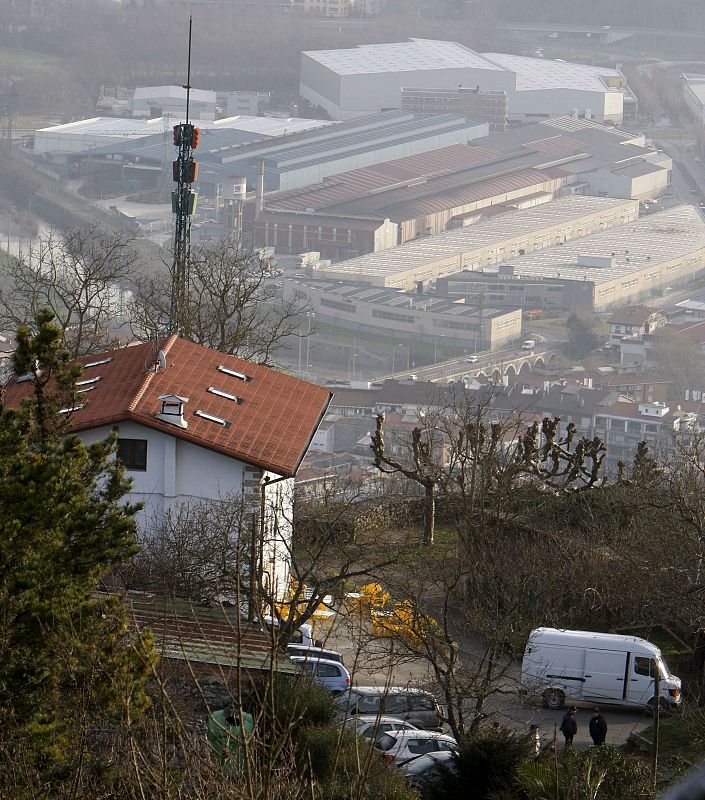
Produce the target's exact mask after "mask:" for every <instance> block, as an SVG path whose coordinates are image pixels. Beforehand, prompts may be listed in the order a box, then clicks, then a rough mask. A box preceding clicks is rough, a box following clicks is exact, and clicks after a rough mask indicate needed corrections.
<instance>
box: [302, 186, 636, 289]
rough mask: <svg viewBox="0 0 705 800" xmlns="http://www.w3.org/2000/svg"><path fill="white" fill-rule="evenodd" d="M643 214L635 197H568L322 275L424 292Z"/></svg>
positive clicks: (346, 264) (335, 267)
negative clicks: (468, 272) (439, 282)
mask: <svg viewBox="0 0 705 800" xmlns="http://www.w3.org/2000/svg"><path fill="white" fill-rule="evenodd" d="M638 216H639V203H638V201H636V200H617V199H612V198H606V197H581V196H570V197H564V198H561V199H560V200H555V201H554V202H551V203H545V204H542V205H538V206H535V207H534V208H528V209H523V210H521V211H509V212H507V213H506V214H502V215H500V216H498V217H495V218H493V219H490V220H487V221H485V222H478V223H477V224H475V225H468V226H467V227H463V228H459V229H458V230H453V231H448V232H447V233H441V234H439V235H437V236H429V237H427V238H423V239H416V240H414V241H411V242H407V243H406V244H403V245H401V246H399V247H395V248H392V249H390V250H383V251H381V252H378V253H370V254H368V255H365V256H360V257H359V258H353V259H350V260H348V261H342V262H340V263H339V264H333V265H330V266H327V267H325V268H322V269H321V270H319V271H318V272H317V274H318V276H319V277H321V278H322V279H330V280H341V281H349V282H354V283H357V284H369V285H372V286H384V287H392V288H398V289H405V290H416V291H425V289H426V288H427V287H428V285H429V284H430V283H433V282H434V281H437V279H438V278H441V277H443V276H445V275H452V274H453V273H455V272H458V271H460V270H463V269H468V270H480V269H481V268H487V267H491V266H493V265H498V264H504V263H507V261H509V260H510V259H514V258H516V257H519V256H523V255H524V254H526V253H532V252H533V251H534V250H542V249H543V248H546V247H550V246H551V245H555V244H560V245H563V244H564V243H565V242H568V241H570V240H571V239H574V238H582V237H584V236H588V235H589V234H591V233H594V232H596V231H604V230H607V229H608V228H615V227H616V226H619V225H625V224H626V223H630V222H634V221H635V220H637V218H638Z"/></svg>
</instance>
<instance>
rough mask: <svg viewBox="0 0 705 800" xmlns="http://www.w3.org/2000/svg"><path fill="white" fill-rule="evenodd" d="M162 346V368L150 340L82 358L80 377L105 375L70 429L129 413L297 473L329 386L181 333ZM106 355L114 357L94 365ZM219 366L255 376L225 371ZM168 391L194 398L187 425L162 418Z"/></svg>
mask: <svg viewBox="0 0 705 800" xmlns="http://www.w3.org/2000/svg"><path fill="white" fill-rule="evenodd" d="M159 348H160V349H162V350H163V351H164V353H165V354H166V364H167V366H166V370H164V371H157V372H155V370H154V364H155V361H156V358H157V348H155V347H154V345H153V344H151V343H147V344H140V345H135V346H133V347H124V348H122V349H119V350H112V351H110V352H107V353H102V354H100V355H95V356H87V357H84V358H81V359H78V360H79V361H80V363H82V364H84V372H83V375H82V376H81V378H80V379H79V380H88V379H90V378H94V377H100V381H98V382H96V383H94V384H90V387H92V388H91V389H90V391H88V392H86V393H85V394H80V395H79V398H80V400H81V402H85V406H84V407H82V408H80V409H79V410H77V411H75V412H73V413H72V430H73V431H74V432H79V431H84V430H90V429H93V428H98V427H101V426H104V425H110V424H115V423H119V422H123V421H126V420H130V421H132V422H136V423H139V424H142V425H146V426H147V427H149V428H154V429H156V430H160V431H163V432H164V433H168V434H170V435H172V436H176V437H177V438H179V439H184V440H186V441H188V442H192V443H193V444H196V445H199V446H201V447H205V448H208V449H209V450H214V451H216V452H218V453H222V454H223V455H226V456H230V457H231V458H236V459H238V460H240V461H244V462H245V463H247V464H252V465H255V466H257V467H261V468H263V469H266V470H271V471H272V472H274V473H276V474H277V475H283V476H286V477H292V476H293V475H294V474H295V473H296V470H297V469H298V466H299V464H300V462H301V460H302V459H303V457H304V455H305V454H306V450H307V449H308V446H309V443H310V441H311V438H312V437H313V435H314V433H315V432H316V428H317V427H318V424H319V422H320V421H321V420H322V419H323V416H324V414H325V412H326V410H327V408H328V405H329V403H330V399H331V397H332V394H331V393H330V392H329V391H328V390H327V389H325V388H323V387H321V386H316V385H315V384H312V383H307V382H306V381H302V380H299V379H298V378H293V377H291V376H289V375H284V374H283V373H281V372H277V371H276V370H274V369H270V368H269V367H262V366H258V365H256V364H252V363H250V362H249V361H244V360H242V359H239V358H236V357H235V356H229V355H225V354H223V353H220V352H218V351H217V350H211V349H210V348H208V347H203V346H202V345H198V344H194V343H193V342H188V341H186V340H184V339H179V338H178V337H176V336H172V337H170V338H169V339H164V340H162V341H161V342H160V343H159ZM105 359H110V361H108V362H107V363H104V364H96V366H88V365H89V364H95V363H96V362H99V361H103V360H105ZM220 365H222V366H224V367H226V368H227V369H229V370H233V371H236V372H239V373H242V374H244V375H247V376H248V377H249V378H250V380H248V381H243V380H240V379H239V378H237V377H233V376H232V375H228V374H225V373H223V372H220V371H219V370H218V366H220ZM209 387H213V388H215V389H218V390H220V391H222V392H225V393H227V394H230V395H235V396H236V397H237V398H238V401H239V402H235V401H233V400H231V399H228V398H226V397H222V396H218V395H215V394H213V393H211V392H209V391H208V388H209ZM79 388H80V387H79ZM84 388H88V385H86V386H85V387H84ZM30 390H31V384H29V383H28V382H25V383H10V384H9V385H8V386H7V387H6V393H5V402H6V404H7V405H9V406H13V405H17V404H19V402H20V401H21V399H22V398H23V397H25V396H26V395H27V394H28V393H29V391H30ZM162 395H181V396H183V397H187V398H188V402H187V403H186V404H185V407H184V419H185V420H186V421H187V422H188V428H180V427H178V426H176V425H172V424H170V423H168V422H163V421H161V420H159V419H157V418H156V416H155V415H156V414H157V413H158V412H159V411H160V410H161V401H160V400H159V397H160V396H162ZM196 411H202V412H203V413H205V414H209V415H211V416H213V417H217V418H218V419H222V420H223V421H224V422H225V423H226V424H225V425H222V424H220V423H219V422H216V421H213V420H210V419H206V418H204V417H202V416H199V415H197V414H196V413H195V412H196Z"/></svg>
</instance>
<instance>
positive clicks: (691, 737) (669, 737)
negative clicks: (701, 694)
mask: <svg viewBox="0 0 705 800" xmlns="http://www.w3.org/2000/svg"><path fill="white" fill-rule="evenodd" d="M637 733H638V737H631V738H630V739H629V741H628V742H627V744H626V745H625V749H626V750H629V751H632V752H638V753H643V754H645V755H650V754H651V742H652V741H653V738H654V729H653V725H648V726H646V727H644V728H642V729H641V730H639V731H637ZM703 756H705V709H703V708H692V709H688V710H686V711H683V713H677V714H674V715H673V716H663V717H662V718H661V723H660V727H659V760H662V761H663V760H668V759H672V758H677V759H686V760H687V761H689V762H690V763H691V764H694V763H696V762H697V761H700V759H702V758H703Z"/></svg>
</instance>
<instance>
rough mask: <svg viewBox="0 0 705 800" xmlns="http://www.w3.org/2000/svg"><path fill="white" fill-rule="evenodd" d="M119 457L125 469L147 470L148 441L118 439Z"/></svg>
mask: <svg viewBox="0 0 705 800" xmlns="http://www.w3.org/2000/svg"><path fill="white" fill-rule="evenodd" d="M117 457H118V458H119V459H120V461H121V462H122V464H123V466H124V467H125V469H132V470H141V471H144V470H146V469H147V440H146V439H118V449H117Z"/></svg>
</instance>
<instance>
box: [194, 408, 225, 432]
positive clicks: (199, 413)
mask: <svg viewBox="0 0 705 800" xmlns="http://www.w3.org/2000/svg"><path fill="white" fill-rule="evenodd" d="M193 413H194V415H195V416H197V417H202V418H203V419H207V420H208V421H209V422H215V423H217V424H218V425H222V426H223V427H224V428H225V427H227V426H228V421H227V420H225V419H222V418H221V417H216V416H214V415H213V414H207V413H206V412H205V411H201V410H200V409H197V410H196V411H194V412H193Z"/></svg>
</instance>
